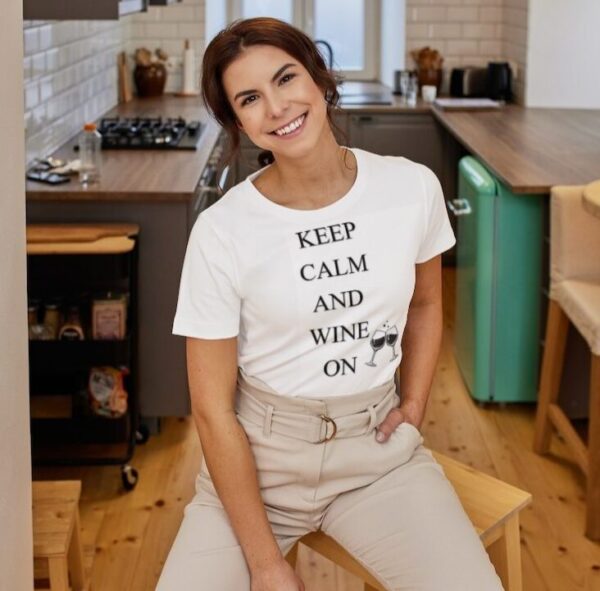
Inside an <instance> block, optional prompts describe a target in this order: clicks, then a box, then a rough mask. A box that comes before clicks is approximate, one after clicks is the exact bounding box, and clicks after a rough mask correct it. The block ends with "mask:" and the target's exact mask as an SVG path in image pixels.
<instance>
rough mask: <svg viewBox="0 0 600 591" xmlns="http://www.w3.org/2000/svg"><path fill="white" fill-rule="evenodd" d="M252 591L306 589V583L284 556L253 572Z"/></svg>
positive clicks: (295, 590) (299, 590)
mask: <svg viewBox="0 0 600 591" xmlns="http://www.w3.org/2000/svg"><path fill="white" fill-rule="evenodd" d="M250 591H304V583H303V582H302V579H301V578H300V577H299V576H298V575H297V574H296V572H295V571H294V569H293V568H292V567H291V566H290V564H289V563H288V562H287V561H286V560H285V558H282V559H281V560H279V561H277V562H276V563H274V564H272V565H271V566H269V567H266V568H261V569H260V570H259V571H257V572H252V573H251V577H250Z"/></svg>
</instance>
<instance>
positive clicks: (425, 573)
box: [157, 18, 502, 591]
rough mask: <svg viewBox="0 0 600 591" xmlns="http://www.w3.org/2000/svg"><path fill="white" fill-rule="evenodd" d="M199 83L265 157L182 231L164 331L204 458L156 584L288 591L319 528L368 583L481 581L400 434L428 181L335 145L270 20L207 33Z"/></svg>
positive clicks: (419, 372) (432, 286)
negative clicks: (169, 326) (174, 295)
mask: <svg viewBox="0 0 600 591" xmlns="http://www.w3.org/2000/svg"><path fill="white" fill-rule="evenodd" d="M202 90H203V97H204V100H205V102H206V104H207V106H208V108H209V109H210V110H211V111H212V113H213V115H214V116H215V117H216V119H217V121H218V122H219V123H220V124H221V125H222V126H223V127H224V128H225V130H226V131H227V133H228V134H229V136H230V139H231V145H232V147H233V149H236V148H237V146H238V145H239V134H240V133H244V134H246V135H247V136H248V138H249V139H250V140H252V142H254V144H256V145H257V146H259V147H261V148H263V149H264V150H268V151H270V152H271V153H272V163H271V164H270V165H267V166H266V167H264V168H263V169H261V170H259V171H258V172H256V173H253V174H251V175H250V176H249V177H248V178H247V179H246V180H245V181H243V182H241V183H239V184H238V185H237V186H235V187H233V188H232V189H231V190H230V191H228V192H227V193H226V194H225V195H224V196H223V197H222V198H221V199H220V200H219V201H218V202H217V203H215V204H214V205H213V206H212V207H210V208H208V209H207V210H205V211H203V212H202V213H201V215H200V216H199V218H198V220H197V222H196V223H195V225H194V228H193V230H192V233H191V235H190V238H189V243H188V250H187V253H186V257H185V262H184V265H183V272H182V278H181V285H180V291H179V301H178V306H177V312H176V315H175V321H174V327H173V332H174V334H179V335H184V336H186V337H187V363H188V376H189V384H190V392H191V398H192V411H193V416H194V419H195V421H196V426H197V429H198V433H199V436H200V440H201V444H202V450H203V455H204V457H203V461H202V466H201V468H200V473H199V474H198V477H197V479H196V495H195V497H194V498H193V499H192V501H191V502H190V503H189V504H188V505H187V506H186V508H185V511H184V519H183V522H182V524H181V527H180V530H179V533H178V535H177V537H176V540H175V542H174V544H173V547H172V549H171V551H170V554H169V556H168V559H167V562H166V564H165V566H164V569H163V572H162V575H161V578H160V580H159V583H158V587H157V588H158V589H159V590H160V591H188V590H189V591H192V590H194V591H199V590H203V589H206V590H207V591H208V590H210V591H242V590H244V589H246V590H247V589H250V590H251V591H298V590H303V589H304V585H303V583H302V581H301V580H300V578H299V577H298V576H297V575H296V574H295V572H294V571H293V569H292V568H291V567H290V566H289V565H288V563H287V562H286V561H285V559H284V556H285V554H286V553H287V552H288V551H289V550H290V549H291V548H292V546H293V545H294V543H295V542H296V541H297V540H298V539H299V538H300V537H301V536H302V535H304V534H305V533H307V532H309V531H314V530H317V529H322V530H323V531H325V532H326V533H327V534H329V535H330V536H332V537H333V538H335V539H336V540H337V541H338V542H339V543H341V544H342V545H343V546H345V547H346V548H347V549H348V551H349V552H351V553H352V554H353V555H354V556H356V558H357V559H358V560H359V561H360V562H361V563H363V564H364V565H365V566H366V568H368V569H369V570H370V571H371V572H372V573H373V575H374V576H375V577H377V578H378V579H379V580H380V581H381V582H382V584H383V585H384V586H386V588H389V589H394V590H395V589H419V590H428V591H440V590H442V589H443V590H444V591H451V590H455V591H466V590H477V591H488V590H489V591H491V590H494V591H496V590H498V589H501V588H502V587H501V585H500V582H499V579H498V577H497V576H496V574H495V572H494V569H493V567H492V565H491V563H490V561H489V559H488V557H487V554H486V553H485V551H484V549H483V546H482V545H481V542H480V541H479V538H478V536H477V534H476V533H475V531H474V529H473V527H472V525H471V523H470V522H469V520H468V518H467V516H466V515H465V513H464V511H463V510H462V507H461V505H460V502H459V501H458V499H457V497H456V495H455V493H454V491H453V489H452V487H451V486H450V484H449V483H448V481H447V480H446V478H445V476H444V474H443V471H442V469H441V467H440V466H439V465H438V464H437V463H436V462H435V460H434V459H433V457H432V455H431V452H430V451H429V450H427V449H425V447H423V445H422V443H423V438H422V436H421V433H420V431H419V429H420V426H421V423H422V420H423V416H424V413H425V405H426V401H427V397H428V394H429V390H430V386H431V381H432V378H433V374H434V369H435V365H436V360H437V357H438V353H439V346H440V341H441V334H442V312H441V278H440V276H441V262H440V259H441V252H443V251H444V250H447V249H448V248H450V247H451V246H452V245H453V244H454V242H455V239H454V235H453V233H452V230H451V227H450V225H449V221H448V217H447V214H446V212H445V207H444V200H443V196H442V193H441V188H440V185H439V182H438V181H437V179H436V177H435V175H434V174H433V173H432V172H431V171H430V170H429V169H427V168H426V167H425V166H423V165H420V164H416V163H414V162H411V161H409V160H406V159H404V158H395V157H384V156H378V155H375V154H370V153H368V152H365V151H363V150H358V149H348V148H344V147H341V146H339V145H338V143H337V141H336V139H335V136H334V133H333V131H332V122H331V115H332V112H333V110H334V109H335V108H336V102H337V99H338V94H337V92H336V81H335V79H334V78H333V77H332V75H331V73H330V72H329V71H328V70H327V68H326V67H325V64H324V62H323V60H322V58H321V56H320V55H319V53H318V51H317V50H316V48H315V46H314V44H313V43H312V41H311V40H310V39H309V38H308V37H307V36H305V35H304V34H303V33H302V32H300V31H298V30H297V29H295V28H293V27H291V26H289V25H287V24H285V23H283V22H280V21H277V20H275V19H267V18H262V19H250V20H245V21H238V22H236V23H234V24H233V25H231V26H230V27H228V28H227V29H225V30H224V31H222V32H221V33H219V34H218V35H217V36H216V37H215V38H214V39H213V40H212V41H211V43H210V44H209V46H208V48H207V49H206V53H205V55H204V61H203V78H202ZM398 366H400V370H401V376H402V378H401V379H402V381H401V391H402V398H401V399H400V397H399V395H398V394H397V393H396V388H395V383H394V375H395V371H396V369H397V368H398ZM399 403H400V404H399Z"/></svg>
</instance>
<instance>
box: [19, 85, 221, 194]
mask: <svg viewBox="0 0 600 591" xmlns="http://www.w3.org/2000/svg"><path fill="white" fill-rule="evenodd" d="M116 115H119V116H121V117H156V116H161V117H179V116H181V117H183V118H184V119H187V120H188V121H189V120H193V119H196V120H199V121H200V122H201V123H203V124H205V125H204V129H203V131H202V135H201V137H200V140H199V143H198V148H197V149H196V150H103V151H102V156H101V157H102V172H101V179H100V183H99V184H97V185H90V186H89V187H87V188H86V187H83V186H82V185H81V184H80V183H79V181H78V179H77V177H76V176H75V177H74V178H72V180H71V182H70V183H65V184H62V185H54V186H53V185H46V184H42V183H36V182H32V181H27V185H26V195H27V199H29V200H38V201H43V200H51V201H57V200H70V201H160V200H168V201H175V200H183V201H187V200H189V199H191V198H192V197H193V195H194V192H195V189H196V186H197V185H198V181H199V179H200V175H201V174H202V170H203V169H204V166H205V165H206V162H207V160H208V157H209V155H210V152H211V150H212V148H213V146H214V144H215V142H216V140H217V138H218V137H219V133H220V127H219V126H218V125H217V124H216V123H215V122H214V120H213V119H211V118H210V117H209V116H208V113H207V112H206V109H205V108H204V107H203V106H202V103H201V99H200V97H176V96H174V95H164V96H162V97H158V98H149V99H137V98H134V99H133V100H132V101H131V102H129V103H127V104H120V105H118V106H116V107H115V108H113V109H111V110H110V111H109V112H108V113H106V114H105V115H103V116H104V117H113V116H116ZM76 143H77V137H74V138H72V139H71V140H70V141H68V142H66V143H65V144H64V145H63V146H61V147H60V148H59V149H58V150H57V151H56V152H54V153H53V154H52V156H54V157H55V158H65V159H73V158H77V152H75V151H74V150H73V146H74V145H75V144H76Z"/></svg>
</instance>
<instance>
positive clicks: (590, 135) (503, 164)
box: [432, 105, 600, 194]
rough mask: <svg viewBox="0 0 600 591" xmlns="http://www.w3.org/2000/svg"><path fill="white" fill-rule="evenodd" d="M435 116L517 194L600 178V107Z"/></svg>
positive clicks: (436, 112)
mask: <svg viewBox="0 0 600 591" xmlns="http://www.w3.org/2000/svg"><path fill="white" fill-rule="evenodd" d="M432 111H433V114H434V116H435V117H436V118H437V119H438V121H440V123H441V124H442V125H443V126H444V127H445V128H446V129H448V130H449V131H450V132H451V133H452V134H453V135H454V136H455V137H456V138H457V139H458V140H459V141H460V142H461V143H462V144H463V145H464V146H465V147H466V148H467V149H468V150H469V151H470V152H472V153H473V154H474V155H475V156H477V157H479V158H480V159H481V160H482V161H483V162H484V163H485V165H486V166H487V167H488V168H489V169H490V170H491V171H492V172H493V173H494V174H496V175H497V176H498V177H499V178H500V179H501V180H502V181H503V182H504V183H505V184H506V185H508V187H509V188H510V189H511V190H512V191H513V192H515V193H531V194H544V193H550V188H551V187H553V186H554V185H585V184H587V183H590V182H592V181H594V180H596V179H598V178H600V110H591V109H590V110H584V109H532V108H523V107H520V106H517V105H507V106H505V107H503V108H502V109H500V110H498V111H483V112H474V111H460V112H457V111H455V112H450V111H443V110H442V109H439V108H437V107H433V108H432Z"/></svg>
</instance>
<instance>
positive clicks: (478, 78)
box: [450, 66, 487, 97]
mask: <svg viewBox="0 0 600 591" xmlns="http://www.w3.org/2000/svg"><path fill="white" fill-rule="evenodd" d="M486 95H487V68H481V67H476V66H464V67H462V68H452V72H451V74H450V96H456V97H470V96H472V97H482V96H486Z"/></svg>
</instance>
